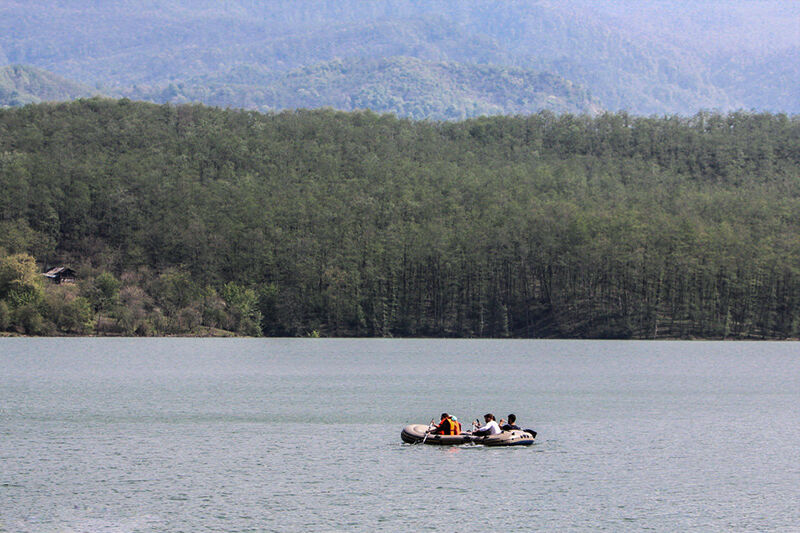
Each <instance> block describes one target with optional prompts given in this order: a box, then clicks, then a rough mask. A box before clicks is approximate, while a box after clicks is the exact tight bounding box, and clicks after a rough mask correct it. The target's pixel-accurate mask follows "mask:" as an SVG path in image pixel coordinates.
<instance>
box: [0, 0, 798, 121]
mask: <svg viewBox="0 0 800 533" xmlns="http://www.w3.org/2000/svg"><path fill="white" fill-rule="evenodd" d="M797 20H800V2H794V1H789V0H760V1H758V2H755V1H752V2H751V1H748V2H737V3H731V2H730V1H725V0H707V1H704V2H700V3H697V2H694V3H692V2H687V1H685V0H659V1H658V2H641V1H638V0H615V1H614V2H607V1H603V0H570V1H569V2H553V1H551V0H505V1H503V2H497V1H496V0H471V1H470V2H461V1H456V0H382V1H381V2H363V1H361V0H337V1H330V0H294V1H292V2H283V1H279V0H260V1H257V0H226V1H225V2H218V1H214V0H141V1H133V0H120V1H118V2H99V1H92V2H63V1H56V0H27V1H25V2H22V1H18V0H17V1H15V0H10V1H8V2H3V3H1V4H0V60H2V59H4V58H5V59H6V60H7V61H8V62H12V63H17V64H27V65H35V66H37V67H39V68H44V69H46V70H49V71H52V72H56V73H58V74H60V75H63V76H65V77H67V78H69V79H73V80H77V81H80V82H82V83H87V84H89V85H92V86H95V85H97V86H102V87H103V88H104V91H105V92H107V93H114V92H115V91H117V94H137V93H141V94H151V95H154V94H157V93H159V92H163V95H162V97H161V98H162V100H163V101H179V100H181V99H182V98H187V99H197V98H200V99H201V100H202V101H204V102H206V103H214V102H227V101H237V100H241V101H245V102H250V103H249V104H248V106H255V107H259V106H262V105H268V106H271V105H272V104H266V103H265V102H268V101H274V102H276V104H275V105H278V106H283V105H287V106H289V107H299V106H304V105H308V104H309V102H314V101H316V99H315V98H311V97H309V96H308V95H307V94H306V93H304V92H302V91H298V92H297V94H296V95H294V96H296V98H295V97H294V96H292V95H291V94H290V93H289V92H287V91H288V90H289V89H288V87H291V85H292V82H291V80H290V78H291V77H292V76H295V77H297V76H299V77H301V78H302V76H303V75H302V74H296V71H297V70H298V69H300V70H302V69H312V70H316V69H320V68H322V69H324V68H328V67H325V65H333V64H336V62H341V63H342V64H344V65H372V64H374V63H375V62H380V61H386V62H389V63H391V62H392V61H393V59H392V58H396V57H406V58H414V59H416V60H419V61H421V62H422V63H424V64H427V65H435V64H449V65H463V66H464V68H468V66H469V67H480V68H484V67H488V66H491V68H497V69H503V68H518V69H523V70H525V71H528V72H549V73H552V74H554V75H556V76H559V77H561V78H563V79H566V80H569V81H570V82H572V83H573V84H574V85H575V86H582V87H584V88H585V89H586V90H587V91H589V92H590V93H591V95H592V96H593V97H594V98H596V99H597V101H598V103H599V104H600V105H601V106H602V107H603V108H605V109H608V110H611V111H616V110H627V111H630V112H633V113H637V114H673V113H678V114H686V115H689V114H694V113H695V112H697V111H698V110H700V109H718V110H722V111H725V110H731V109H740V108H745V109H756V110H760V109H766V110H772V111H785V112H789V113H800V98H796V97H795V95H796V94H797V90H798V78H799V77H800V74H799V73H800V33H799V32H797ZM4 56H5V57H4ZM0 64H2V63H0ZM320 65H322V66H320ZM353 68H356V67H353ZM364 68H366V67H364ZM370 68H372V67H370ZM395 68H399V67H395ZM403 68H408V67H403ZM426 68H433V67H426ZM420 69H421V67H419V66H414V67H413V68H412V70H414V71H416V73H417V74H419V75H420V76H422V77H423V78H424V75H423V74H422V73H421V72H420ZM237 73H238V74H237ZM252 73H258V76H259V77H260V78H262V79H261V81H260V82H258V83H253V82H252V80H248V79H247V77H248V76H250V75H251V74H252ZM289 73H292V74H289ZM240 74H244V76H245V79H244V81H242V82H241V83H239V82H235V81H234V78H235V77H236V76H237V75H240ZM282 75H284V76H286V78H284V79H282V80H281V76H282ZM488 75H489V76H490V79H491V73H488ZM448 76H449V74H448ZM379 77H380V76H379ZM228 78H230V79H228ZM384 79H387V80H388V79H389V77H388V76H387V77H384ZM203 80H207V81H208V83H209V84H208V85H207V86H203V85H202V83H201V82H202V81H203ZM265 80H266V81H267V82H268V83H267V82H265ZM275 80H278V81H277V82H276V81H275ZM310 81H311V85H312V86H310V87H306V88H304V89H305V90H306V91H308V92H309V93H310V94H312V95H313V93H314V91H316V92H318V93H320V96H323V93H325V95H326V98H327V99H328V100H330V98H328V96H329V95H327V92H326V91H320V89H319V88H317V87H316V86H313V80H310ZM227 83H230V84H229V85H225V84H227ZM274 83H278V86H274V93H269V94H267V93H264V92H263V90H264V89H263V88H264V87H266V86H267V85H269V86H270V87H273V84H274ZM245 86H246V87H250V88H253V90H254V91H255V93H254V94H252V95H248V94H244V92H243V91H244V89H245ZM353 87H354V88H357V87H358V86H357V85H356V84H353ZM417 87H419V88H420V89H421V90H423V93H421V94H420V95H417V98H416V99H418V100H422V101H429V100H430V99H431V96H430V95H429V93H427V92H425V91H426V90H427V89H426V85H425V84H424V83H418V84H417ZM445 88H447V87H446V86H445ZM336 90H337V91H344V90H345V88H344V86H341V87H340V88H339V89H336ZM465 90H466V89H465ZM387 91H388V92H389V93H390V94H393V90H391V89H387ZM504 91H505V89H503V88H502V87H499V88H498V92H501V93H502V92H504ZM495 96H496V95H494V96H491V95H485V96H483V97H481V98H480V100H481V102H483V101H484V100H485V101H486V102H488V103H486V104H484V103H480V104H479V107H481V106H484V105H488V106H489V107H490V108H491V109H494V108H495V106H497V105H501V104H498V103H497V101H496V100H495V99H494V97H495ZM338 98H339V99H340V100H342V101H344V102H345V103H346V102H347V101H348V99H349V101H352V102H354V103H353V104H352V105H358V102H360V101H362V100H363V95H360V94H358V93H353V92H351V93H350V94H348V95H340V96H339V97H338ZM448 98H450V96H448V95H442V96H440V97H438V96H437V97H435V100H437V101H438V100H441V101H446V100H448ZM512 100H513V99H512ZM403 101H404V102H406V101H409V98H406V97H403ZM500 101H505V100H504V99H502V98H501V99H500ZM342 105H345V104H342ZM348 105H349V104H348ZM503 105H504V104H503ZM389 107H390V108H394V107H393V106H389ZM520 108H521V106H519V105H516V106H512V107H509V108H507V109H505V108H504V109H503V111H504V112H515V109H520ZM522 108H525V107H524V106H522ZM415 116H416V115H415ZM448 116H449V115H448Z"/></svg>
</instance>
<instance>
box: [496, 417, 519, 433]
mask: <svg viewBox="0 0 800 533" xmlns="http://www.w3.org/2000/svg"><path fill="white" fill-rule="evenodd" d="M503 422H505V420H503V419H502V418H501V419H500V429H502V430H503V431H512V430H514V429H522V428H521V427H519V426H518V425H517V424H516V422H517V415H514V414H511V415H508V423H507V424H503Z"/></svg>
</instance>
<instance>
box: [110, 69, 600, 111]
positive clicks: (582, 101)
mask: <svg viewBox="0 0 800 533" xmlns="http://www.w3.org/2000/svg"><path fill="white" fill-rule="evenodd" d="M124 95H125V96H129V97H131V98H134V99H142V100H150V101H155V102H163V101H167V102H174V103H181V102H187V101H200V102H205V103H208V104H211V105H216V106H220V107H244V108H256V109H260V110H266V109H285V108H294V107H302V108H318V107H334V108H336V109H343V110H355V109H371V110H373V111H376V112H381V113H383V112H389V113H394V114H396V115H399V116H405V117H411V118H416V119H437V120H441V119H445V120H451V119H462V118H467V117H473V116H478V115H496V114H529V113H535V112H536V111H539V110H542V109H547V110H550V111H554V112H570V113H588V114H596V113H597V112H599V111H601V110H602V107H601V106H600V104H599V103H598V102H597V101H596V100H594V99H593V98H592V97H591V96H590V95H589V93H588V92H587V91H586V90H585V89H583V88H582V87H580V86H577V85H575V84H573V83H572V82H570V81H567V80H565V79H563V78H561V77H560V76H556V75H554V74H548V73H541V72H534V71H531V70H526V69H521V68H514V67H494V66H486V65H465V64H460V63H452V62H433V61H423V60H420V59H416V58H410V57H392V58H388V59H369V60H348V61H333V62H329V63H324V64H321V65H316V66H313V67H304V68H300V69H296V70H292V71H290V72H288V73H279V74H275V73H271V72H268V71H264V70H263V69H255V68H252V67H238V68H235V69H232V70H231V71H229V72H227V73H225V74H220V75H215V76H209V77H202V78H195V79H191V80H189V81H187V82H186V83H183V84H180V85H175V84H170V85H169V86H167V87H165V88H159V89H155V90H153V89H151V90H149V91H145V90H141V89H139V90H136V91H127V92H124Z"/></svg>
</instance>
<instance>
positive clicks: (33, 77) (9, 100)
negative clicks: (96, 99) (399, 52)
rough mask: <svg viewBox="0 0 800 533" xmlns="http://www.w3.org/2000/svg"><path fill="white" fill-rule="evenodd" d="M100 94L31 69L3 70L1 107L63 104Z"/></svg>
mask: <svg viewBox="0 0 800 533" xmlns="http://www.w3.org/2000/svg"><path fill="white" fill-rule="evenodd" d="M94 94H97V91H92V90H91V89H90V88H89V87H87V86H85V85H81V84H80V83H75V82H73V81H70V80H67V79H65V78H63V77H61V76H57V75H55V74H53V73H51V72H47V71H44V70H41V69H37V68H34V67H29V66H22V65H12V66H8V67H2V68H0V106H7V107H13V106H20V105H25V104H32V103H38V102H49V101H64V100H73V99H75V98H83V97H89V96H92V95H94Z"/></svg>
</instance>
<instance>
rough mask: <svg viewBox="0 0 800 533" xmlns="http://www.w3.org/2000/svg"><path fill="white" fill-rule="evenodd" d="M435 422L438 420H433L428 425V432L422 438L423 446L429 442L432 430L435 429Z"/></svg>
mask: <svg viewBox="0 0 800 533" xmlns="http://www.w3.org/2000/svg"><path fill="white" fill-rule="evenodd" d="M435 420H436V419H435V418H431V421H430V422H429V423H428V431H426V432H425V436H424V437H422V444H425V441H426V440H428V435H430V434H431V429H432V428H433V422H434V421H435Z"/></svg>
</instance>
